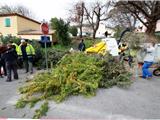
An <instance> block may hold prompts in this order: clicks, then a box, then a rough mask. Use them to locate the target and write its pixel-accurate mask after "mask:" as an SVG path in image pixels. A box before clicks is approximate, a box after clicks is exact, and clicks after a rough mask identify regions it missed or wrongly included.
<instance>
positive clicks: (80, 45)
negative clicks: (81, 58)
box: [78, 39, 86, 51]
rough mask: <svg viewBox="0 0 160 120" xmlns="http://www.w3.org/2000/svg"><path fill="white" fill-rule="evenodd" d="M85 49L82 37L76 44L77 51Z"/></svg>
mask: <svg viewBox="0 0 160 120" xmlns="http://www.w3.org/2000/svg"><path fill="white" fill-rule="evenodd" d="M85 49H86V46H85V44H84V40H83V39H82V40H81V42H80V43H79V45H78V50H79V51H85Z"/></svg>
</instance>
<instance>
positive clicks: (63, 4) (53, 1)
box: [0, 0, 104, 21]
mask: <svg viewBox="0 0 160 120" xmlns="http://www.w3.org/2000/svg"><path fill="white" fill-rule="evenodd" d="M77 1H79V0H0V6H1V5H5V4H7V5H17V4H18V5H24V6H26V7H27V8H29V9H30V11H32V12H33V13H34V18H35V19H37V20H38V21H42V20H43V19H45V20H47V21H49V20H50V19H51V18H52V17H58V18H60V17H61V18H67V16H68V10H69V8H70V7H71V6H72V5H73V4H74V3H75V2H77ZM84 1H85V2H91V1H94V0H84ZM101 1H104V0H101Z"/></svg>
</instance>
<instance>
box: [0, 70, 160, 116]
mask: <svg viewBox="0 0 160 120" xmlns="http://www.w3.org/2000/svg"><path fill="white" fill-rule="evenodd" d="M19 73H20V79H19V80H17V81H12V82H10V83H8V82H5V79H1V78H0V118H32V116H33V114H34V110H35V109H37V108H38V107H39V106H40V104H41V103H38V104H37V105H36V106H35V108H32V109H30V108H29V107H26V108H24V109H15V107H14V104H15V103H16V100H17V99H18V98H19V97H20V96H19V94H18V92H17V91H18V88H19V87H20V86H22V85H23V84H24V83H25V80H26V77H28V76H29V74H24V71H22V70H21V71H19ZM49 105H50V110H49V112H48V113H47V116H46V117H44V118H68V119H70V118H71V119H77V118H81V119H83V118H84V119H89V118H92V119H93V118H94V119H121V118H122V119H124V118H126V119H129V118H130V119H132V118H139V119H144V118H145V119H156V118H160V78H153V79H152V80H143V79H138V78H137V80H134V83H133V84H132V86H131V87H130V88H128V89H120V88H117V87H113V88H110V89H100V90H98V92H97V95H96V96H95V97H91V98H84V97H83V96H72V97H69V98H68V99H67V100H66V101H65V102H63V103H61V104H56V103H54V102H50V104H49Z"/></svg>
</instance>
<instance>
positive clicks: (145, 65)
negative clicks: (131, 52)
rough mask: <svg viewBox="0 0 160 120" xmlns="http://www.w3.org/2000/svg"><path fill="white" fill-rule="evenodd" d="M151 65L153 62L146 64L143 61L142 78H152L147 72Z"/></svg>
mask: <svg viewBox="0 0 160 120" xmlns="http://www.w3.org/2000/svg"><path fill="white" fill-rule="evenodd" d="M152 64H153V62H147V61H144V64H143V66H142V76H143V78H147V77H152V73H151V72H149V70H148V69H149V67H150V66H151V65H152Z"/></svg>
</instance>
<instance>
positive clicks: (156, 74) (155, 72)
mask: <svg viewBox="0 0 160 120" xmlns="http://www.w3.org/2000/svg"><path fill="white" fill-rule="evenodd" d="M153 75H155V76H160V68H157V69H155V70H154V71H153Z"/></svg>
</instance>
